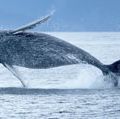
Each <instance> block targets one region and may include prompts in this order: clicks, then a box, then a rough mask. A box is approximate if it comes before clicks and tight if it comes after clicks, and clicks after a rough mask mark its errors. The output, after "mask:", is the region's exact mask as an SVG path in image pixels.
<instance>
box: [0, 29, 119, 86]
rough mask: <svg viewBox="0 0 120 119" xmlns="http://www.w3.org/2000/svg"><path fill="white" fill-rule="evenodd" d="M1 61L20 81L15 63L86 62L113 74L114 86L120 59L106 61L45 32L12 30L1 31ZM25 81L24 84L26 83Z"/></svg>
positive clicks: (28, 65) (42, 65) (42, 66)
mask: <svg viewBox="0 0 120 119" xmlns="http://www.w3.org/2000/svg"><path fill="white" fill-rule="evenodd" d="M0 63H1V64H3V65H4V66H5V67H6V68H8V69H9V70H10V71H11V70H12V73H13V74H14V75H15V76H17V78H18V79H19V80H20V81H21V79H20V78H19V77H18V75H17V74H16V72H15V70H14V69H13V67H12V66H21V67H26V68H33V69H46V68H53V67H58V66H64V65H72V64H80V63H87V64H90V65H93V66H95V67H97V68H99V69H100V70H101V71H102V73H103V75H108V74H110V75H111V77H112V80H113V84H114V86H117V85H118V76H120V60H118V61H116V62H114V63H113V64H110V65H104V64H102V63H101V62H100V61H99V60H98V59H96V58H95V57H93V56H92V55H90V54H89V53H88V52H86V51H84V50H82V49H80V48H78V47H76V46H74V45H72V44H70V43H68V42H66V41H63V40H61V39H59V38H56V37H53V36H50V35H48V34H44V33H29V32H21V33H15V34H14V33H12V31H1V32H0ZM21 82H22V81H21ZM22 84H23V85H24V83H22ZM24 86H25V85H24Z"/></svg>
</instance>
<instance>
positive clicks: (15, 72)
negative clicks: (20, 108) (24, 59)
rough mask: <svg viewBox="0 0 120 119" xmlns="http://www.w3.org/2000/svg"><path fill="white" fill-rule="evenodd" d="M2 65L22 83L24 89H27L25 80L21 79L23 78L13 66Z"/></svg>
mask: <svg viewBox="0 0 120 119" xmlns="http://www.w3.org/2000/svg"><path fill="white" fill-rule="evenodd" d="M2 64H3V66H5V67H6V68H7V69H8V70H9V71H10V72H11V73H12V74H13V75H14V76H15V77H16V78H17V79H18V80H19V81H20V82H21V83H22V85H23V87H24V88H25V87H26V85H25V83H24V82H23V80H22V79H21V77H20V76H19V75H18V73H17V71H16V70H15V68H14V67H13V66H11V65H9V64H6V63H2Z"/></svg>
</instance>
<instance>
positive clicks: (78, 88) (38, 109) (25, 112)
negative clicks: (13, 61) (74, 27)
mask: <svg viewBox="0 0 120 119" xmlns="http://www.w3.org/2000/svg"><path fill="white" fill-rule="evenodd" d="M48 34H50V35H54V36H56V37H58V38H61V39H63V40H65V41H67V42H70V43H72V44H74V45H76V46H78V47H80V48H82V49H84V50H85V51H87V52H89V53H90V54H91V55H93V56H94V57H96V58H97V59H99V60H100V61H101V62H103V63H104V64H111V63H113V62H114V61H117V60H119V59H120V32H63V33H62V32H58V33H57V32H53V33H48ZM15 68H16V70H17V71H18V72H19V75H20V76H21V77H22V79H23V81H24V82H25V84H26V86H27V88H22V85H21V83H20V82H19V80H17V79H16V78H15V77H14V76H13V75H12V74H11V73H10V72H9V71H8V70H7V69H6V68H4V67H3V66H2V65H0V119H120V88H119V86H118V87H117V88H115V87H113V85H112V83H111V82H105V81H104V80H103V79H104V76H103V75H102V72H101V71H100V70H99V69H97V68H96V67H94V66H91V65H87V64H78V65H71V66H62V67H57V68H51V69H37V70H35V69H27V68H21V67H15Z"/></svg>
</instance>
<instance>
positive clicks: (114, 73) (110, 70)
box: [102, 60, 120, 87]
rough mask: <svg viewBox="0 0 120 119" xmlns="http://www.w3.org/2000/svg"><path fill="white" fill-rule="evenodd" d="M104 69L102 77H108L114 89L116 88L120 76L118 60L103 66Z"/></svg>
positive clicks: (119, 62)
mask: <svg viewBox="0 0 120 119" xmlns="http://www.w3.org/2000/svg"><path fill="white" fill-rule="evenodd" d="M104 66H105V68H104V70H102V72H103V74H104V75H110V77H111V78H112V81H113V84H114V86H115V87H117V86H118V78H119V76H120V60H118V61H116V62H114V63H112V64H110V65H104Z"/></svg>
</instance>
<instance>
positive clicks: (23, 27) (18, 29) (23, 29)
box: [12, 13, 53, 34]
mask: <svg viewBox="0 0 120 119" xmlns="http://www.w3.org/2000/svg"><path fill="white" fill-rule="evenodd" d="M52 14H53V13H51V14H49V15H46V16H45V17H42V18H40V19H38V20H36V21H33V22H31V23H29V24H27V25H24V26H22V27H20V28H17V29H15V30H14V31H12V33H13V34H17V33H20V32H24V31H26V30H29V29H33V28H34V27H36V26H37V25H39V24H42V23H44V22H46V21H47V20H48V19H49V18H50V17H51V16H52Z"/></svg>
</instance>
